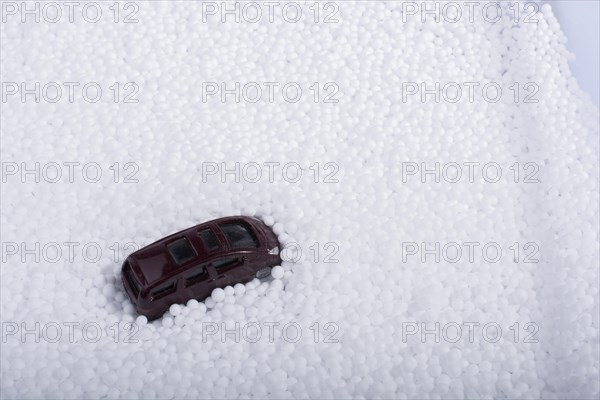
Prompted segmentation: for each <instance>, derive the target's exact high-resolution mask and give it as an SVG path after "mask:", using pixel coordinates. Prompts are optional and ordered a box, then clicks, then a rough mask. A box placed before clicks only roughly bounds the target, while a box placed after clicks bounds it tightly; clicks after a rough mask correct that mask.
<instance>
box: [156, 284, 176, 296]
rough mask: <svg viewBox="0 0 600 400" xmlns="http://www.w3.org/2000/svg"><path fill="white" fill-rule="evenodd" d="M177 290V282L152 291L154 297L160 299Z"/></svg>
mask: <svg viewBox="0 0 600 400" xmlns="http://www.w3.org/2000/svg"><path fill="white" fill-rule="evenodd" d="M174 290H175V282H171V283H170V284H167V285H163V286H160V287H158V288H156V289H155V290H153V291H152V297H153V298H158V297H162V296H166V295H167V294H169V293H171V292H173V291H174Z"/></svg>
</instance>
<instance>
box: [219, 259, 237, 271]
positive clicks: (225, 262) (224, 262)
mask: <svg viewBox="0 0 600 400" xmlns="http://www.w3.org/2000/svg"><path fill="white" fill-rule="evenodd" d="M238 261H239V260H238V258H237V257H223V258H220V259H218V260H215V261H213V262H212V266H213V267H215V269H217V270H219V269H225V268H228V267H232V266H234V265H236V264H237V263H238Z"/></svg>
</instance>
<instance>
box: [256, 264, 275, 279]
mask: <svg viewBox="0 0 600 400" xmlns="http://www.w3.org/2000/svg"><path fill="white" fill-rule="evenodd" d="M271 268H273V267H264V268H261V269H259V270H258V271H257V272H256V277H257V278H258V279H265V278H266V277H268V276H270V275H271Z"/></svg>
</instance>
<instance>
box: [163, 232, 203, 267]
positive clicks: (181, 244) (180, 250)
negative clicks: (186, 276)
mask: <svg viewBox="0 0 600 400" xmlns="http://www.w3.org/2000/svg"><path fill="white" fill-rule="evenodd" d="M167 250H168V251H169V253H170V254H171V257H173V260H175V262H176V263H177V265H183V264H185V263H186V262H188V261H190V260H192V259H193V258H195V257H196V256H197V255H198V254H197V253H196V250H194V247H192V244H191V243H190V242H189V240H187V239H186V238H184V237H183V238H181V239H177V240H176V241H174V242H172V243H170V244H168V245H167Z"/></svg>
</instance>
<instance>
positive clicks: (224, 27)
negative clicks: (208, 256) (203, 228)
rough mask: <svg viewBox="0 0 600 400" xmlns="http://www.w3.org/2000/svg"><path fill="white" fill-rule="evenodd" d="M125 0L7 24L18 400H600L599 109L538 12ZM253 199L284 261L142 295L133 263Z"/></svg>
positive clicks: (9, 264) (5, 393) (5, 326)
mask: <svg viewBox="0 0 600 400" xmlns="http://www.w3.org/2000/svg"><path fill="white" fill-rule="evenodd" d="M17 3H18V6H19V7H20V4H21V2H15V4H17ZM207 3H208V5H207ZM420 3H421V2H413V3H411V4H412V5H415V6H417V7H418V6H419V4H420ZM494 3H495V2H494ZM4 4H5V3H3V7H4ZM23 4H25V3H23ZM82 4H83V3H82ZM111 4H112V2H110V4H109V3H108V2H107V3H102V4H101V7H102V11H103V13H102V18H101V19H100V20H99V21H98V22H97V23H90V22H88V21H86V20H84V19H83V18H82V17H81V8H79V9H78V10H77V11H76V13H75V21H74V22H69V21H68V19H67V18H68V14H65V15H63V17H62V19H61V21H59V22H58V23H51V22H48V21H45V20H44V18H42V19H41V21H40V22H35V21H34V19H33V18H31V17H29V18H28V19H27V20H26V22H25V23H22V22H21V18H20V14H15V15H13V14H11V13H9V14H7V22H3V23H2V35H1V42H2V43H1V46H0V47H1V49H0V52H1V55H2V61H1V67H2V80H3V85H4V87H3V95H6V96H7V99H6V101H4V100H3V101H2V113H1V114H2V115H1V120H2V149H1V158H2V161H3V180H4V178H6V179H5V180H6V182H3V183H2V210H1V218H0V225H1V230H2V231H1V232H2V241H3V254H2V256H3V258H4V260H3V263H2V268H1V269H0V282H1V288H2V291H1V317H2V335H3V339H2V340H3V342H2V351H1V354H0V358H1V361H2V371H1V383H0V386H1V387H0V389H1V395H2V397H3V398H73V399H75V398H115V399H116V398H124V399H132V398H145V399H154V398H331V399H334V398H432V399H433V398H527V399H531V398H555V399H564V398H570V399H575V398H597V397H598V395H599V383H598V373H599V365H598V355H599V351H600V349H599V345H598V343H599V342H598V339H599V337H598V327H599V314H600V312H599V299H598V298H599V288H598V279H599V272H598V259H599V253H598V240H599V236H598V234H599V227H598V219H599V213H598V208H599V195H598V191H599V186H598V178H599V172H598V157H599V155H598V137H599V134H600V132H599V129H598V117H599V114H598V109H597V108H596V107H594V106H593V105H592V103H591V101H590V100H589V98H588V97H587V96H586V95H585V93H583V92H582V91H581V90H580V88H579V86H578V85H577V82H576V81H575V79H574V78H573V76H572V74H571V72H570V70H569V65H568V61H569V59H570V58H571V55H570V53H569V52H568V50H567V45H566V37H565V35H564V34H563V33H562V31H561V28H560V25H559V23H558V21H557V20H556V18H555V16H554V15H553V11H552V8H551V7H550V6H549V5H547V4H546V5H544V6H543V7H541V8H540V10H539V12H538V13H536V14H535V15H534V16H535V19H536V20H537V21H538V22H537V23H526V22H524V21H523V16H524V15H527V13H526V11H528V12H531V9H525V8H523V7H524V5H523V4H520V7H521V8H520V9H521V11H522V14H520V16H521V19H520V20H519V21H516V22H515V21H514V18H512V17H513V14H511V13H510V9H508V8H504V9H503V11H504V14H503V15H502V16H501V17H500V19H499V20H498V21H497V22H495V23H490V22H489V21H486V20H483V19H482V18H481V14H480V13H479V14H477V15H476V16H475V19H474V21H472V22H471V21H469V19H468V18H467V16H466V15H463V16H462V18H458V17H457V15H458V14H453V13H455V12H456V10H453V9H447V10H446V11H447V12H448V14H447V15H446V16H447V17H448V18H452V19H457V18H458V20H457V21H456V22H447V21H444V20H442V21H441V22H434V21H432V19H431V17H429V19H428V20H427V21H426V22H422V21H421V18H420V14H412V13H411V10H412V9H411V8H407V6H406V4H405V3H403V2H401V1H394V2H366V1H349V2H339V3H335V4H337V5H335V7H334V6H332V5H329V6H328V5H326V4H334V3H324V2H307V3H293V4H302V11H303V18H302V19H301V20H300V21H298V22H289V21H286V20H285V19H284V18H283V17H282V5H281V4H280V5H279V6H277V7H276V9H275V15H274V20H273V21H272V22H271V21H269V18H268V15H269V14H268V13H269V9H268V7H267V6H263V5H261V4H262V3H260V2H258V3H257V4H259V7H261V9H262V12H263V15H262V18H260V21H258V22H249V21H247V20H244V19H243V18H242V20H241V21H240V22H239V23H238V22H235V21H234V17H232V16H229V17H227V18H228V19H227V20H226V22H221V11H222V10H221V9H220V7H224V6H225V5H229V6H230V7H234V4H236V3H233V2H192V1H186V2H167V1H139V2H129V3H127V4H131V5H129V6H126V3H122V2H117V3H115V4H116V5H117V6H118V7H119V11H120V13H119V14H118V22H115V21H114V19H115V11H114V10H115V9H114V7H113V8H112V9H111V8H109V7H110V6H111ZM241 4H245V3H241ZM282 4H283V3H282ZM427 4H428V5H430V6H431V7H434V5H435V4H434V3H429V2H427ZM238 6H239V4H238ZM31 7H33V6H31ZM80 7H81V6H80ZM115 7H116V6H115ZM213 7H216V8H213ZM248 7H250V6H248ZM290 7H293V6H290ZM316 9H318V10H319V13H318V14H315V10H316ZM211 10H212V11H211ZM478 10H479V12H481V10H480V9H478ZM66 11H67V10H66V9H65V10H63V12H66ZM213 11H214V12H215V13H216V14H213V13H212V12H213ZM246 11H247V12H248V13H250V12H251V11H253V10H251V9H249V8H246ZM292 11H293V10H292V9H291V8H290V10H289V14H286V16H287V17H288V19H289V18H292V17H293V15H294V14H293V12H292ZM462 11H463V12H464V11H465V10H464V9H463V10H462ZM3 12H4V11H3ZM15 12H20V11H15ZM90 12H91V11H90ZM490 12H492V11H490ZM252 15H254V14H246V15H245V17H250V19H251V18H252ZM404 17H406V20H404V19H403V18H404ZM315 18H316V19H317V21H316V22H315ZM129 19H134V20H137V22H133V23H125V20H129ZM325 19H328V21H329V22H325ZM7 82H14V83H16V86H11V85H9V86H10V87H9V86H6V85H7ZM21 82H26V83H27V88H28V89H31V88H35V83H36V82H38V83H40V87H41V89H40V96H39V97H40V101H39V102H36V101H35V100H34V99H35V95H32V94H25V95H23V96H25V97H24V101H22V97H21V95H22V93H21V86H20V83H21ZM50 82H58V83H60V85H59V86H60V87H62V90H63V92H62V97H61V98H60V100H58V101H56V102H52V101H48V100H49V99H50V100H51V99H53V98H54V97H53V96H55V94H54V93H55V92H53V90H55V89H56V87H55V86H54V85H50V86H45V85H46V84H47V83H50ZM64 82H77V83H79V85H78V86H77V87H76V88H75V91H74V93H75V99H74V100H73V101H69V99H68V90H67V89H68V86H65V85H64V84H63V83H64ZM90 82H93V83H95V84H94V85H91V86H90V89H89V92H88V93H86V95H89V96H92V95H93V88H94V87H100V88H101V89H102V96H101V98H100V99H99V101H97V102H90V101H87V100H86V99H85V98H83V95H82V87H83V86H84V85H86V84H87V83H90ZM236 82H238V83H239V84H240V99H239V101H237V100H236V94H235V93H234V94H225V95H224V94H223V91H222V86H221V85H222V84H225V85H226V89H228V90H233V89H234V88H235V87H236V86H235V84H236ZM269 82H271V83H272V82H275V83H276V86H274V87H275V89H274V92H273V93H274V94H273V95H274V98H273V101H270V99H269V98H268V95H269V91H268V88H269V86H268V85H266V84H265V83H269ZM423 82H427V83H429V84H431V85H432V84H433V83H432V82H439V83H441V86H442V87H443V86H444V85H445V84H447V83H449V82H455V83H456V82H458V83H465V82H467V83H468V82H476V83H479V84H480V85H479V86H477V89H476V90H475V92H474V93H475V100H474V101H468V99H467V97H466V96H467V93H468V86H465V85H464V84H463V85H459V86H460V87H461V88H462V90H463V92H462V98H461V101H458V102H456V103H454V102H452V101H448V99H452V98H453V96H455V95H456V85H450V86H448V87H447V90H446V91H445V92H444V93H443V96H442V98H441V99H440V101H435V100H434V97H435V96H434V95H433V94H430V95H427V96H426V98H425V101H422V100H421V95H422V91H421V87H420V84H421V83H423ZM489 82H494V83H497V84H498V85H501V87H502V89H503V92H502V98H501V99H499V100H498V101H496V102H491V101H486V100H484V99H482V92H481V87H482V86H483V85H485V84H486V83H489ZM128 83H129V85H128ZM131 83H135V85H132V84H131ZM528 83H531V84H532V85H529V86H527V85H528ZM213 84H214V85H213ZM413 84H414V85H413ZM286 85H288V86H287V87H286V92H282V88H283V87H284V86H286ZM514 85H516V86H514ZM44 87H46V89H43V88H44ZM257 87H259V88H261V90H262V97H261V98H260V100H259V101H256V102H253V101H249V99H250V100H251V99H253V98H254V96H255V95H256V88H257ZM297 88H300V89H301V96H300V99H299V100H298V101H295V102H293V101H290V99H292V98H293V96H296V95H297V93H300V92H298V91H297V90H296V89H297ZM13 90H17V91H18V92H17V93H16V94H10V93H11V91H13ZM44 90H46V91H44ZM410 90H413V91H414V90H418V93H417V94H409V93H410ZM489 90H490V91H489V93H488V94H489V96H492V95H493V91H494V88H493V87H490V89H489ZM211 91H213V92H215V91H216V94H209V93H211ZM407 91H408V92H407ZM284 93H285V94H284ZM115 96H117V97H116V101H115ZM222 96H225V100H224V101H223V100H222ZM285 96H287V98H286V97H285ZM526 98H527V99H535V100H536V101H532V102H525V101H524V100H525V99H526ZM126 99H128V100H132V99H135V100H137V101H136V102H126V101H125V100H126ZM326 99H327V100H326ZM515 99H516V101H515ZM329 100H336V101H335V102H333V101H329ZM36 162H37V163H40V167H39V169H40V172H39V174H37V175H38V178H39V179H38V180H39V182H36V172H35V163H36ZM7 163H8V164H7ZM22 163H25V167H26V169H28V170H31V169H33V170H34V172H33V173H29V174H25V175H23V173H22V168H23V164H22ZM54 163H57V164H58V165H59V166H60V171H61V172H62V175H61V177H60V178H58V179H57V180H56V182H51V181H52V180H53V177H54V176H55V175H54V173H55V170H56V166H55V164H54ZM64 163H78V164H71V165H72V166H73V168H74V171H75V174H74V175H73V179H72V181H70V179H69V177H68V176H67V172H68V166H66V165H65V164H64ZM90 163H95V164H90ZM236 163H237V164H236ZM423 163H425V167H426V168H428V170H429V171H431V170H433V171H434V172H432V173H430V174H429V175H427V174H425V175H422V172H423ZM436 163H437V164H438V165H439V168H440V172H439V173H437V175H438V177H440V176H441V179H439V181H436V178H435V175H436V172H435V168H436V167H435V166H436ZM464 163H471V164H468V165H471V167H472V168H473V171H474V174H473V181H472V182H471V181H469V177H468V176H467V174H468V172H469V168H471V167H469V166H468V165H467V166H465V164H464ZM475 163H477V165H475ZM85 164H89V165H88V167H87V169H86V170H85V172H82V170H83V166H84V165H85ZM96 165H97V166H96ZM457 165H458V166H460V167H461V173H462V176H460V178H459V177H458V176H457V175H456V174H457ZM484 165H485V166H486V168H487V169H486V170H485V171H483V172H482V170H483V166H484ZM498 166H499V167H500V168H501V175H500V176H499V177H498V175H497V174H495V172H497V171H498ZM13 167H14V168H17V169H16V170H14V171H13V170H12V169H10V168H13ZM7 168H8V169H7ZM98 168H99V169H100V171H101V172H102V175H101V177H100V178H99V179H98V181H94V180H95V171H97V170H98ZM11 171H12V172H11ZM236 171H237V172H236ZM13 172H14V173H13ZM413 172H414V173H413ZM258 173H259V174H260V176H259V175H258ZM482 174H483V175H482ZM482 176H484V177H485V178H486V179H487V180H486V179H483V178H482ZM496 178H498V180H497V181H496V180H495V179H496ZM453 181H456V182H453ZM239 214H243V215H251V216H256V217H257V218H260V219H262V220H263V221H264V222H265V224H266V225H268V226H270V227H272V229H273V231H274V233H275V234H276V235H277V236H278V237H279V239H280V242H281V243H280V244H281V250H282V255H283V256H284V261H283V262H282V263H281V265H279V266H276V267H274V268H273V269H272V271H271V275H270V276H268V277H267V278H264V279H263V280H258V279H253V280H252V281H250V282H247V283H237V284H234V285H232V286H228V287H225V288H217V289H214V290H213V291H212V293H211V295H210V296H209V297H208V298H207V299H205V300H203V301H198V300H190V301H188V302H187V303H185V304H174V305H172V306H171V307H170V308H169V310H168V311H167V312H166V313H165V315H164V316H163V317H162V318H160V319H158V320H155V321H150V322H148V320H147V318H146V317H143V316H139V315H138V314H137V313H136V312H135V310H134V307H133V305H132V304H131V302H130V301H129V299H128V297H127V295H126V294H125V292H124V289H123V286H122V283H121V276H120V271H121V264H122V262H123V260H124V258H125V257H126V256H127V254H129V253H131V252H132V251H134V250H135V249H136V248H139V247H141V246H144V245H147V244H149V243H151V242H153V241H155V240H158V239H160V238H162V237H165V236H167V235H169V234H171V233H174V232H177V231H179V230H182V229H185V228H188V227H191V226H193V225H196V224H199V223H201V222H204V221H208V220H212V219H215V218H219V217H223V216H229V215H239ZM71 242H76V243H77V246H75V247H74V250H73V252H72V254H71V252H70V249H71V247H69V245H66V244H65V243H71ZM36 243H37V244H39V249H38V250H36V249H37V248H36ZM474 243H478V244H477V245H475V244H474ZM436 246H439V249H438V248H437V247H436ZM484 247H485V252H483V249H484ZM498 248H500V249H501V254H498V253H497V250H498ZM57 249H58V251H57ZM98 249H100V253H98V252H97V250H98ZM36 254H37V256H36ZM471 255H472V256H473V258H474V259H473V260H472V261H471V260H470V259H469V257H470V256H471ZM38 256H39V257H38ZM496 256H498V258H496Z"/></svg>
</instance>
